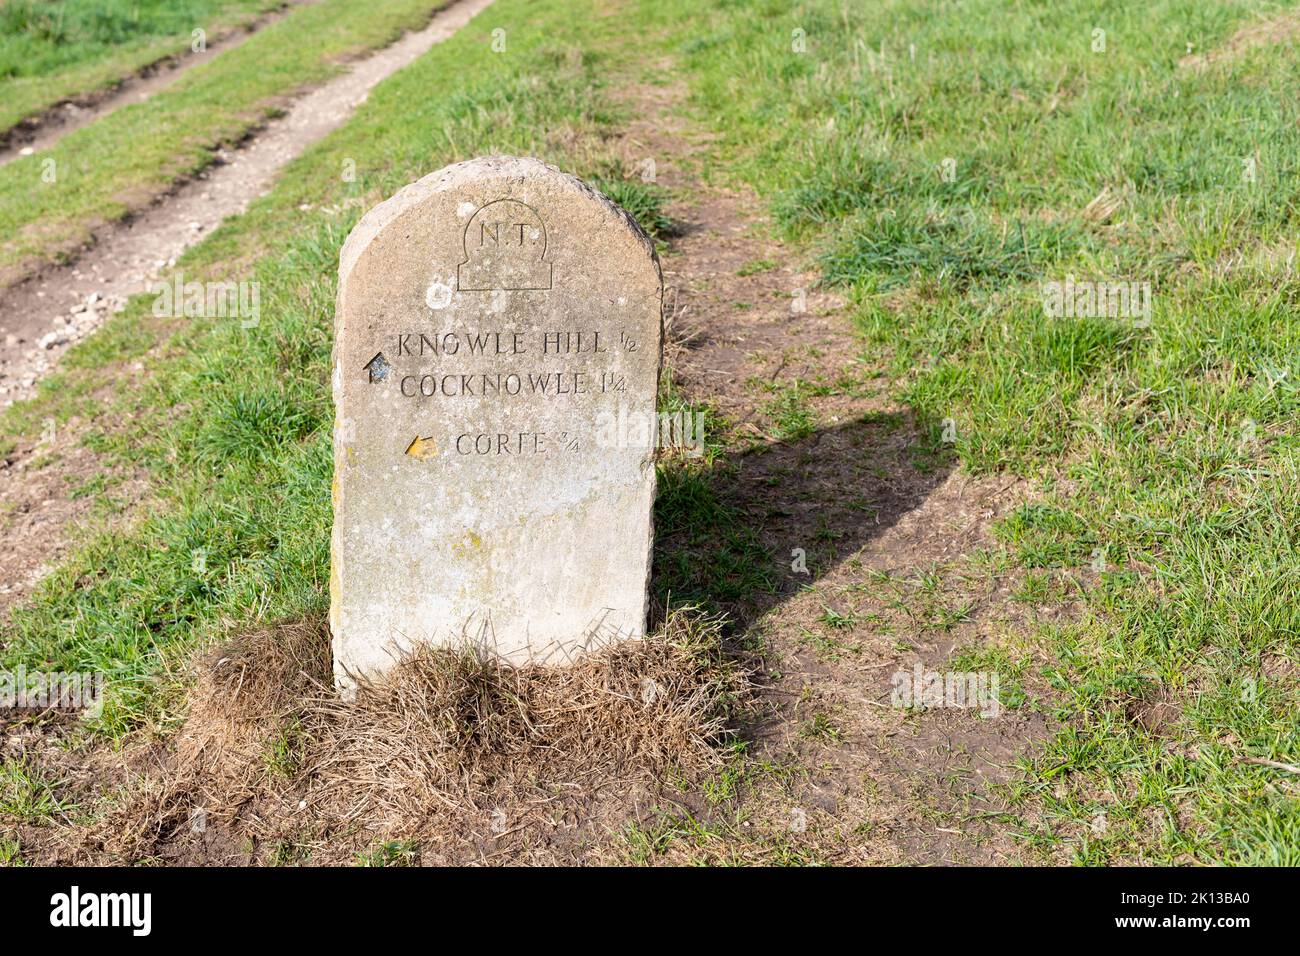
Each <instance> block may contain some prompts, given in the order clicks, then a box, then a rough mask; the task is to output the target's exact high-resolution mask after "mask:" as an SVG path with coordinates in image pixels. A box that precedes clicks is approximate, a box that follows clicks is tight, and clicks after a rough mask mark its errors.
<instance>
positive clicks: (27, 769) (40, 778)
mask: <svg viewBox="0 0 1300 956" xmlns="http://www.w3.org/2000/svg"><path fill="white" fill-rule="evenodd" d="M54 788H55V784H54V783H53V782H51V781H50V780H49V779H47V778H46V777H45V775H44V774H43V773H42V772H41V770H40V769H39V768H38V767H37V766H36V765H35V764H34V762H33V761H31V760H29V759H27V758H22V759H19V760H5V761H3V762H0V817H11V818H13V819H15V820H17V821H19V822H21V823H43V822H49V821H51V820H53V819H54V815H55V814H56V813H59V814H62V813H64V812H65V810H66V808H65V807H63V806H61V805H60V803H59V801H58V799H57V798H56V797H55V794H54ZM13 855H14V856H15V857H16V856H17V849H16V848H15V850H14V851H13Z"/></svg>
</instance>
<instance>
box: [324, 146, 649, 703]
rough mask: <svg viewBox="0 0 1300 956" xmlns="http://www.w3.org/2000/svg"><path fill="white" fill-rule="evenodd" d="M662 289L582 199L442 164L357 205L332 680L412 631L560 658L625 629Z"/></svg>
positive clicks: (610, 207) (626, 239)
mask: <svg viewBox="0 0 1300 956" xmlns="http://www.w3.org/2000/svg"><path fill="white" fill-rule="evenodd" d="M662 299H663V285H662V278H661V276H660V272H659V265H658V261H657V259H656V258H655V254H654V247H653V244H652V243H651V242H650V240H649V239H648V238H647V237H646V236H645V234H644V233H643V232H642V231H641V230H640V228H638V227H637V226H636V224H635V223H634V222H633V221H632V220H631V219H630V217H628V216H627V214H626V213H624V212H623V211H622V210H621V209H619V208H618V207H617V206H616V205H614V204H613V203H611V202H610V201H609V200H607V199H605V198H604V197H603V196H601V195H600V194H598V193H597V192H595V191H594V190H592V189H591V188H589V187H588V186H586V185H584V184H583V183H581V182H580V181H579V180H577V179H575V178H573V177H572V176H568V175H566V174H564V173H561V172H560V171H558V170H556V169H555V168H553V167H550V166H547V165H545V164H543V163H541V162H539V161H537V160H534V159H515V158H510V157H490V158H484V159H476V160H473V161H471V162H467V163H460V164H457V165H454V166H449V167H447V168H446V169H444V170H442V171H440V172H437V173H434V174H432V175H430V176H426V177H425V178H424V179H421V180H420V181H419V182H416V183H413V184H411V185H410V186H407V187H406V188H405V189H403V190H401V191H400V192H399V193H398V194H397V195H396V196H394V197H392V198H391V199H389V200H388V201H387V202H384V203H382V204H380V205H379V206H376V207H375V208H374V209H372V210H371V211H370V212H369V213H368V214H367V215H366V216H365V218H363V219H362V220H361V222H360V223H359V224H358V225H357V227H356V228H355V229H354V230H353V231H352V234H351V235H350V236H349V237H348V240H347V243H346V244H345V245H344V247H343V252H342V255H341V264H340V269H339V293H338V309H337V314H336V318H335V345H334V401H335V406H336V422H335V441H334V531H333V540H332V559H333V560H332V568H331V579H330V597H331V602H330V626H331V629H332V631H333V639H334V669H335V677H336V681H337V683H338V684H339V686H340V688H341V689H343V690H344V691H345V692H346V691H348V690H350V689H351V688H352V687H353V686H355V677H356V676H360V675H366V676H373V675H377V674H379V673H381V672H382V671H383V670H384V669H385V668H386V667H387V666H389V665H390V664H391V662H392V661H393V660H394V658H395V657H396V656H397V655H398V654H399V653H400V652H402V651H404V650H406V649H408V648H409V647H410V646H411V645H412V644H414V643H416V642H427V643H436V644H461V643H466V644H470V645H472V646H474V647H476V648H478V649H479V650H480V652H481V653H486V654H495V655H497V656H499V657H502V658H505V659H507V660H509V661H511V662H515V663H522V662H529V661H531V662H549V663H562V662H564V661H567V660H570V659H572V658H573V657H574V656H575V655H577V654H579V653H581V652H582V651H583V650H584V649H589V648H591V647H593V646H597V645H603V644H605V643H608V642H609V641H611V640H617V639H622V638H630V637H639V636H641V635H642V634H643V631H644V627H645V620H646V611H647V600H648V595H647V585H648V578H649V571H650V549H651V539H652V529H651V523H650V517H651V515H650V511H651V505H652V503H653V500H654V427H653V422H654V412H655V397H656V389H657V384H658V378H659V366H660V355H661V339H662V312H661V308H662Z"/></svg>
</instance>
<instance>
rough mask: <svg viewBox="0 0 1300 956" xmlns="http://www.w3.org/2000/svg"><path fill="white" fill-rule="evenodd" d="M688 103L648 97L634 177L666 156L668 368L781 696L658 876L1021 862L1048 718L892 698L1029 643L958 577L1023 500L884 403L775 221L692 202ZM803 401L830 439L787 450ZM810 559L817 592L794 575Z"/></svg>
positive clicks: (740, 609) (997, 606)
mask: <svg viewBox="0 0 1300 956" xmlns="http://www.w3.org/2000/svg"><path fill="white" fill-rule="evenodd" d="M681 98H682V93H681V91H679V90H675V89H668V90H665V89H662V88H656V89H643V90H641V91H640V93H639V95H638V96H637V99H636V103H635V108H634V110H633V115H635V116H638V117H642V119H640V120H638V121H637V122H636V123H634V124H633V126H632V128H631V129H630V130H629V132H628V135H627V142H626V146H627V149H628V153H629V155H628V159H629V161H630V162H632V163H643V162H644V160H645V159H646V158H647V157H649V158H652V159H654V161H655V165H656V169H657V172H658V178H659V181H660V182H661V183H662V184H664V185H666V186H668V187H670V188H671V189H672V190H673V193H674V195H675V196H676V197H678V198H677V203H676V204H675V205H674V206H672V207H671V208H670V210H669V211H670V214H671V215H672V217H673V218H674V220H675V221H677V222H678V223H679V224H680V234H679V235H678V236H677V237H676V239H675V240H674V241H673V242H672V243H671V248H670V249H669V250H668V252H667V254H666V255H665V257H664V276H665V283H666V284H667V285H668V286H669V287H670V291H669V293H668V295H667V299H668V301H669V302H672V303H675V307H676V309H675V315H674V316H673V321H672V328H671V335H670V339H671V341H670V342H669V357H668V359H667V365H668V367H669V368H670V369H671V370H672V373H673V377H674V379H675V381H676V383H677V384H678V386H679V387H680V388H682V389H683V390H684V391H685V392H686V394H687V395H689V396H690V398H691V399H692V400H694V401H696V402H703V403H707V405H708V406H709V407H711V408H712V409H715V410H717V411H718V412H720V413H721V414H722V416H723V417H724V418H725V419H727V420H729V421H730V422H731V423H732V424H733V426H734V427H733V428H732V431H731V438H730V439H729V441H728V449H727V457H728V458H729V459H730V460H731V461H732V462H734V463H735V465H736V468H735V469H734V472H733V473H731V474H726V475H725V476H724V477H722V478H721V479H719V480H718V481H717V482H716V485H715V490H716V492H717V494H718V495H719V497H720V498H721V499H722V500H723V501H724V502H726V503H728V504H730V505H732V506H734V507H735V508H736V509H737V511H738V512H739V513H740V514H741V515H742V518H741V522H742V523H743V524H745V525H747V526H749V527H753V528H756V529H759V537H760V539H761V541H762V543H763V544H764V545H765V546H766V548H767V549H768V551H769V552H770V553H771V555H772V560H773V566H772V568H771V571H772V574H773V577H774V579H775V581H776V584H775V589H774V593H772V594H766V595H760V596H759V597H757V598H751V599H749V600H746V601H742V602H739V603H737V604H736V605H735V606H733V607H731V608H730V609H729V612H730V614H731V615H732V617H733V619H734V620H735V622H736V636H735V639H736V640H737V641H738V642H739V643H741V644H743V645H744V646H747V647H753V646H755V645H761V646H763V647H764V650H763V652H762V653H763V654H764V656H765V666H764V670H765V671H766V672H767V673H768V675H770V680H768V681H767V682H765V684H764V691H763V697H764V707H763V713H762V714H761V715H760V716H759V717H758V718H757V719H756V720H755V722H754V726H753V727H751V728H750V730H749V734H750V735H751V750H750V760H751V766H760V767H766V768H767V769H765V770H763V771H762V772H757V773H750V774H747V775H746V780H745V781H744V782H743V783H741V784H740V785H739V786H738V788H737V795H736V797H735V798H734V799H733V800H730V801H724V802H723V803H722V805H721V806H715V805H711V801H705V800H694V801H688V804H689V806H688V809H687V813H688V814H689V816H690V817H692V818H694V819H696V820H698V819H701V818H704V819H708V820H710V821H712V825H714V826H716V827H718V828H719V832H720V833H721V834H724V840H723V842H724V843H725V844H726V846H725V849H724V848H717V849H712V850H710V849H708V848H706V849H705V852H704V853H703V854H702V853H701V847H700V846H699V845H696V846H689V845H688V846H674V845H672V844H670V845H669V850H668V851H667V852H666V854H665V858H666V859H667V860H670V861H676V862H680V861H682V860H684V859H698V858H699V857H700V856H701V855H703V856H705V857H713V858H716V859H728V858H731V859H736V858H739V859H749V860H772V859H793V860H801V861H824V862H834V863H847V864H852V863H873V864H893V863H949V864H951V863H994V862H1008V861H1011V860H1014V859H1017V858H1018V849H1017V848H1016V846H1015V845H1014V843H1013V842H1012V841H1011V840H1010V838H1009V837H1008V836H1007V835H1006V830H1005V827H1001V828H999V827H995V826H993V825H991V824H990V822H989V819H988V815H989V814H994V813H996V812H998V810H999V809H1000V807H999V805H998V802H997V799H996V797H994V796H993V794H992V793H991V792H990V790H989V786H988V785H989V784H997V783H1000V782H1004V781H1006V780H1008V779H1009V778H1010V777H1011V773H1012V771H1011V765H1012V764H1013V762H1014V760H1015V759H1016V758H1017V757H1018V756H1020V755H1022V754H1024V753H1025V752H1026V751H1027V749H1028V748H1029V747H1030V746H1032V744H1033V742H1034V741H1035V740H1036V739H1041V738H1042V736H1043V735H1044V734H1045V732H1046V731H1045V724H1044V722H1043V720H1042V718H1041V716H1040V715H1038V714H1036V713H1032V712H1029V711H1028V710H1026V711H1025V712H1021V711H1018V710H1008V709H1003V710H1001V712H1000V713H999V715H998V716H997V717H996V718H991V719H986V717H984V716H981V714H980V713H979V712H978V711H977V710H974V709H931V710H920V711H918V710H906V709H903V708H900V707H896V706H893V705H892V704H891V700H890V695H891V690H892V683H891V682H892V680H893V678H894V675H895V674H898V673H900V672H902V673H909V674H910V673H912V672H913V670H914V668H916V667H917V666H918V665H919V666H920V667H921V668H922V669H923V670H925V671H936V672H944V671H948V670H951V669H953V668H952V663H951V658H952V655H953V654H954V652H955V651H959V650H960V649H961V648H963V647H966V646H970V645H973V644H976V643H979V642H982V640H983V639H986V638H987V637H988V636H989V635H991V634H996V633H997V631H998V630H999V629H1000V628H1006V627H1014V626H1015V625H1016V618H1017V613H1018V612H1017V611H1013V610H1011V609H1010V607H1011V605H1010V602H1009V600H1008V593H1009V590H1010V588H1009V583H1008V582H1000V581H996V580H991V579H981V578H978V577H975V576H972V575H970V574H969V572H967V571H966V570H965V569H964V567H963V565H962V560H963V558H964V557H966V556H968V555H971V554H973V553H974V552H975V551H976V549H978V548H979V547H981V546H982V545H985V544H987V543H988V538H989V534H988V532H989V526H990V524H991V522H992V521H993V520H994V519H995V518H996V517H997V516H998V515H1000V514H1002V513H1004V512H1005V511H1006V510H1007V509H1008V507H1013V506H1014V505H1015V504H1017V503H1018V496H1019V495H1020V494H1021V493H1022V489H1021V488H1020V486H1019V484H1018V483H1017V482H1016V481H1014V480H1011V479H1007V478H1001V477H999V478H995V479H986V480H974V479H972V478H971V477H970V476H968V475H965V474H963V473H961V472H960V471H956V470H953V466H952V464H951V462H950V460H949V459H948V457H947V456H946V455H945V454H944V453H942V452H941V453H940V454H938V455H935V454H934V453H933V452H932V450H931V447H930V446H931V442H932V439H931V438H930V436H929V434H927V433H930V432H932V431H937V430H938V429H937V428H936V427H935V423H926V422H919V421H917V420H916V419H915V417H914V416H913V415H912V414H911V413H910V412H909V411H908V410H907V409H905V408H903V407H901V406H899V405H897V404H896V403H894V402H893V401H892V400H891V399H890V398H889V397H888V385H889V383H888V379H887V378H886V377H885V374H884V372H883V361H882V357H881V356H879V355H872V354H871V353H870V352H869V350H868V349H867V348H866V347H865V346H864V344H863V343H862V341H861V340H860V339H858V338H857V336H856V335H855V334H854V333H853V331H852V326H851V321H850V318H849V316H848V314H847V310H846V309H845V307H844V303H842V302H841V301H839V300H838V299H837V298H836V297H834V296H832V295H829V294H826V293H824V292H820V291H816V290H815V289H814V286H815V284H816V276H815V274H813V273H811V272H807V271H803V270H802V269H801V266H800V262H799V258H798V256H797V255H796V253H795V252H794V250H792V249H790V248H788V247H786V246H785V245H784V244H782V243H780V242H779V241H775V240H773V239H772V238H771V237H770V228H769V224H768V223H767V222H766V221H765V219H764V218H763V216H762V214H761V212H760V210H761V209H762V208H763V203H762V201H761V200H760V199H758V198H757V197H756V196H754V195H752V194H750V193H748V192H745V191H733V190H730V189H727V188H718V187H711V186H708V185H706V184H705V183H704V182H702V181H701V180H702V176H701V174H700V171H699V168H698V167H701V166H703V165H704V164H703V163H702V162H701V159H702V156H703V154H704V152H705V151H706V150H707V140H706V139H705V138H704V137H702V136H701V135H700V134H699V132H698V130H696V129H694V128H693V127H692V126H691V125H690V124H688V123H686V122H684V121H682V120H681V118H680V117H681V115H682V110H681ZM800 301H802V302H803V303H805V304H806V308H805V309H804V311H797V308H798V307H797V305H796V303H798V302H800ZM790 394H795V395H799V394H802V395H804V396H805V398H804V399H803V402H804V404H805V407H806V408H807V409H808V411H809V412H810V413H811V416H812V418H813V419H814V420H815V425H813V426H812V427H811V428H810V431H809V433H808V434H806V435H803V436H800V437H794V438H787V439H785V440H777V439H776V438H775V437H774V435H775V433H777V432H779V430H780V427H781V424H780V421H779V418H780V404H779V403H780V401H781V396H782V395H790ZM774 403H776V404H774ZM682 547H687V548H690V547H691V545H690V544H689V543H685V542H683V541H675V540H672V539H671V538H669V539H663V538H661V539H660V540H658V541H657V542H656V549H657V551H658V552H659V553H661V554H663V555H665V556H666V555H667V554H671V553H672V552H673V551H674V550H675V549H679V548H682ZM707 547H708V546H707V545H706V548H707ZM798 553H802V554H803V555H804V560H805V561H806V563H807V566H808V570H807V571H806V572H804V571H799V570H795V569H794V567H793V565H794V564H795V561H794V558H795V557H796V555H797V554H798ZM702 557H703V556H702ZM741 817H743V818H744V819H745V821H746V822H745V823H744V824H743V825H742V826H740V827H739V828H735V827H734V821H735V820H736V819H738V818H741ZM646 825H647V826H650V827H653V825H654V824H653V821H652V820H651V819H650V818H647V822H646ZM677 825H680V828H681V829H682V830H683V831H684V832H690V829H691V827H690V826H689V825H687V824H685V823H682V822H681V821H679V823H678V824H672V825H670V826H669V829H670V830H671V829H672V827H673V826H677ZM660 826H663V824H662V823H660Z"/></svg>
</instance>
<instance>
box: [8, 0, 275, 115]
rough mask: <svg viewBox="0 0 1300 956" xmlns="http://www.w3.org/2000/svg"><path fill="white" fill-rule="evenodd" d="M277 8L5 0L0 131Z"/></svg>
mask: <svg viewBox="0 0 1300 956" xmlns="http://www.w3.org/2000/svg"><path fill="white" fill-rule="evenodd" d="M277 6H279V0H167V2H158V0H153V2H146V3H141V2H140V0H60V2H57V3H55V2H51V0H7V2H6V3H4V4H3V5H0V81H3V83H4V90H5V97H4V102H3V104H0V131H3V130H7V129H9V128H10V127H12V126H14V125H15V124H16V123H18V122H19V121H21V120H23V119H25V118H27V117H29V116H32V115H34V114H37V113H40V112H41V111H43V110H45V109H47V108H49V107H50V106H52V105H54V104H56V103H59V102H60V101H62V100H66V99H72V98H78V97H84V96H86V95H88V94H94V93H97V92H99V91H100V90H103V89H106V88H108V87H110V86H112V85H113V84H114V83H117V82H119V81H120V80H122V79H124V78H126V77H128V76H130V75H131V74H133V73H135V72H136V71H138V70H140V69H142V68H144V67H147V66H149V65H151V64H154V63H157V62H158V61H160V60H163V59H165V58H167V57H169V56H175V55H176V54H179V53H184V52H189V51H190V50H191V47H192V44H193V43H194V41H195V37H194V36H193V31H194V30H198V29H201V30H203V31H204V34H205V37H204V38H205V40H207V39H210V38H212V37H214V36H215V35H216V34H217V32H218V30H219V29H221V28H223V27H238V26H241V25H243V24H245V23H248V22H250V21H252V20H253V19H254V18H255V17H256V16H257V15H258V14H260V13H262V12H264V11H266V10H269V9H273V8H275V7H277Z"/></svg>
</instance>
